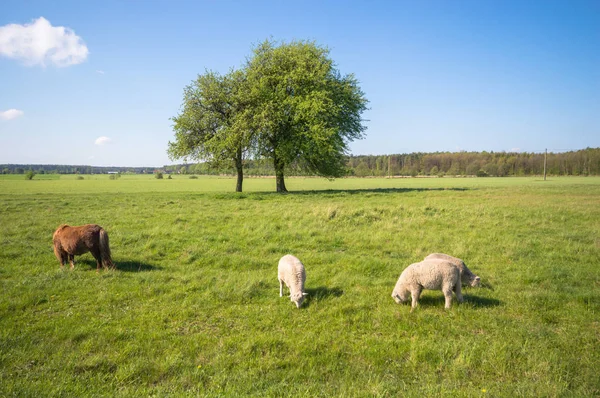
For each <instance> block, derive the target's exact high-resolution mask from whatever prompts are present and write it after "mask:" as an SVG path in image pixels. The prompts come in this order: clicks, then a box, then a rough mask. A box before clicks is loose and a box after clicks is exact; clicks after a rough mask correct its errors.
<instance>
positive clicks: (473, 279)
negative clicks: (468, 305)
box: [425, 253, 481, 287]
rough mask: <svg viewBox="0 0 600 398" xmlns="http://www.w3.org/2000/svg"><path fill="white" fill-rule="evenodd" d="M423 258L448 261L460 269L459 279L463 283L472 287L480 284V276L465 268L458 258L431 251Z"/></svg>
mask: <svg viewBox="0 0 600 398" xmlns="http://www.w3.org/2000/svg"><path fill="white" fill-rule="evenodd" d="M425 260H443V261H450V262H451V263H452V264H454V265H456V266H457V267H458V269H459V270H460V280H461V281H462V283H463V285H466V286H473V287H475V286H479V285H481V278H479V277H478V276H477V275H475V274H474V273H472V272H471V270H470V269H468V268H467V266H466V265H465V263H464V261H463V260H461V259H460V258H456V257H452V256H449V255H447V254H444V253H431V254H430V255H429V256H427V257H425Z"/></svg>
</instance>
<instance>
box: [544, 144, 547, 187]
mask: <svg viewBox="0 0 600 398" xmlns="http://www.w3.org/2000/svg"><path fill="white" fill-rule="evenodd" d="M547 157H548V148H546V152H544V181H546V158H547Z"/></svg>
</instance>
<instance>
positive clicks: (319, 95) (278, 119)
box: [247, 40, 368, 191]
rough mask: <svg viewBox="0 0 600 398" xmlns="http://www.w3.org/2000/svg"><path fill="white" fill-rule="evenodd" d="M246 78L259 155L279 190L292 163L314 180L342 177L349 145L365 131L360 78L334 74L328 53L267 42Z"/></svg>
mask: <svg viewBox="0 0 600 398" xmlns="http://www.w3.org/2000/svg"><path fill="white" fill-rule="evenodd" d="M247 75H248V87H249V89H250V90H251V91H250V93H251V98H252V99H251V101H250V108H249V113H250V115H251V125H252V126H253V128H254V130H255V131H257V132H258V134H259V135H258V148H259V149H258V153H259V154H260V155H261V156H264V157H267V158H269V159H272V160H273V165H274V169H275V175H276V177H277V182H278V184H277V190H278V191H280V190H281V191H285V190H286V189H285V185H284V183H283V173H284V169H285V166H286V165H288V164H290V163H292V162H297V165H298V166H299V167H300V168H303V169H306V170H308V171H309V172H310V173H312V174H315V175H320V176H326V177H340V176H342V175H344V173H345V172H346V164H345V156H344V155H345V153H346V151H347V149H348V143H349V142H351V141H353V140H355V139H360V138H362V137H363V132H364V131H365V129H366V127H365V126H364V125H363V124H362V122H363V120H362V119H361V114H362V113H363V112H364V111H365V110H366V109H367V103H368V101H367V100H366V98H365V96H364V93H363V92H362V91H361V90H360V87H359V85H358V81H357V80H356V78H355V77H354V76H353V75H345V76H343V75H341V74H340V72H339V71H338V70H337V69H336V67H335V64H334V62H333V60H332V59H331V58H330V57H329V50H328V49H326V48H324V47H321V46H319V45H317V44H315V43H314V42H309V41H292V42H290V43H281V44H279V45H277V43H274V42H271V41H269V40H267V41H265V42H263V43H261V44H260V45H258V46H257V47H256V48H255V49H254V54H253V56H252V58H251V59H250V60H249V62H248V66H247ZM280 184H281V186H280Z"/></svg>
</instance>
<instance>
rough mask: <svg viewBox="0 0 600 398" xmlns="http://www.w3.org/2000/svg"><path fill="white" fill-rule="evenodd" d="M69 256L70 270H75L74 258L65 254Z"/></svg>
mask: <svg viewBox="0 0 600 398" xmlns="http://www.w3.org/2000/svg"><path fill="white" fill-rule="evenodd" d="M67 255H68V256H69V263H70V264H71V269H74V268H75V256H74V255H73V254H67Z"/></svg>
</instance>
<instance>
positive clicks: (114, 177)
mask: <svg viewBox="0 0 600 398" xmlns="http://www.w3.org/2000/svg"><path fill="white" fill-rule="evenodd" d="M119 178H121V173H117V174H109V175H108V179H109V180H118V179H119Z"/></svg>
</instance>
